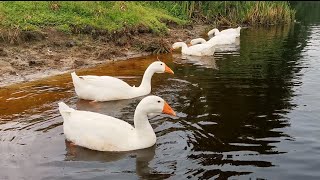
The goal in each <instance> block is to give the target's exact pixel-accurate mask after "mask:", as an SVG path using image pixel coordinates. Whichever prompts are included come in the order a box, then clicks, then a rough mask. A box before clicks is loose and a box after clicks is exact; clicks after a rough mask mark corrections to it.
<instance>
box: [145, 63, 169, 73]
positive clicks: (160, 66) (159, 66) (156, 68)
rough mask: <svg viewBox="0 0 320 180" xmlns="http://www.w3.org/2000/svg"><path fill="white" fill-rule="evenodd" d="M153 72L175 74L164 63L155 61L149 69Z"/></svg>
mask: <svg viewBox="0 0 320 180" xmlns="http://www.w3.org/2000/svg"><path fill="white" fill-rule="evenodd" d="M148 69H150V70H151V71H153V72H155V73H165V72H166V73H170V74H174V72H173V71H172V70H171V69H170V68H169V67H168V66H167V65H166V64H165V63H164V62H162V61H159V60H158V61H155V62H153V63H151V64H150V65H149V67H148Z"/></svg>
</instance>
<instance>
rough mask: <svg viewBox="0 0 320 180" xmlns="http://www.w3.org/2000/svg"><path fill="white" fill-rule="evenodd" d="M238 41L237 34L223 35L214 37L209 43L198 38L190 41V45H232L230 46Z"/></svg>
mask: <svg viewBox="0 0 320 180" xmlns="http://www.w3.org/2000/svg"><path fill="white" fill-rule="evenodd" d="M236 41H237V37H236V34H222V35H219V36H214V37H212V38H211V39H210V40H209V41H206V40H205V39H203V38H196V39H192V40H191V41H190V44H191V45H192V46H193V45H196V44H198V43H200V44H210V45H212V46H217V45H230V44H235V43H236Z"/></svg>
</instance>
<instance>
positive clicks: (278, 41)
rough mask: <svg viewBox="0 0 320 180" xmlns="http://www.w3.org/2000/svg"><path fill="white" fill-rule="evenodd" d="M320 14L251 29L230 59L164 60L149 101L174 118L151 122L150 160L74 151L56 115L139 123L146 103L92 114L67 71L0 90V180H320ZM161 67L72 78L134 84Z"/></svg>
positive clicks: (99, 106) (109, 69) (136, 63)
mask: <svg viewBox="0 0 320 180" xmlns="http://www.w3.org/2000/svg"><path fill="white" fill-rule="evenodd" d="M317 7H319V6H317ZM300 8H301V7H300ZM318 10H319V8H318ZM318 10H317V9H316V8H315V7H314V6H313V5H311V6H308V7H304V8H302V9H300V10H299V12H298V14H297V19H298V23H295V24H293V25H288V26H283V27H270V28H248V29H243V30H242V31H241V37H240V46H239V48H236V49H235V51H234V52H227V53H216V54H215V56H214V57H207V58H190V57H188V58H187V59H185V58H184V57H183V58H182V57H181V54H180V53H179V52H175V53H173V54H165V55H160V56H159V57H160V59H162V60H163V61H164V62H165V63H166V64H167V65H168V66H169V67H171V69H172V70H173V71H174V72H175V74H174V75H169V74H155V75H154V76H153V79H152V94H154V95H158V96H160V97H162V98H163V99H165V100H166V101H167V102H168V104H169V105H170V106H171V107H172V108H173V109H174V110H175V112H176V113H177V117H171V116H168V115H164V114H162V115H159V116H155V117H152V118H151V119H150V123H151V125H152V127H153V128H154V131H155V132H156V135H157V143H156V145H155V146H153V147H151V148H147V149H143V150H137V151H132V152H126V153H109V152H97V151H92V150H88V149H85V148H81V147H76V148H70V144H69V143H68V142H66V141H65V136H64V134H63V128H62V123H63V120H62V117H61V116H60V114H59V112H58V109H57V107H58V104H57V103H58V102H60V101H63V102H65V103H66V104H68V105H70V106H71V107H73V108H76V109H81V110H88V111H94V112H99V113H103V114H107V115H111V116H114V117H117V118H120V119H123V120H126V121H127V122H129V123H131V124H133V114H134V110H135V107H136V105H137V104H138V102H139V101H140V100H141V99H142V98H143V97H139V98H135V99H131V100H122V101H113V102H103V103H96V104H91V103H89V102H88V101H85V100H79V99H78V98H77V96H76V94H75V92H74V88H73V84H72V82H71V77H70V74H69V73H67V74H63V75H59V76H54V77H50V78H46V79H43V80H39V81H34V82H30V83H22V84H16V85H12V86H7V87H2V88H1V89H0V102H1V103H0V158H1V161H0V167H1V168H0V179H10V180H11V179H13V180H16V179H33V180H36V179H46V180H47V179H68V180H69V179H227V178H228V179H290V180H293V179H303V178H305V179H319V178H320V171H319V167H320V138H319V137H320V58H319V57H320V15H319V12H320V10H319V11H318ZM309 11H310V12H309ZM306 14H307V15H306ZM155 59H156V56H148V57H141V58H136V59H129V60H126V61H118V62H114V63H109V64H105V65H100V66H97V67H94V68H91V69H82V70H76V72H77V73H78V74H80V75H89V74H91V75H111V76H117V77H120V78H122V79H124V80H125V81H126V82H128V83H129V84H131V85H136V86H137V85H139V83H140V81H141V78H142V75H143V73H144V70H145V69H146V68H147V66H148V65H149V64H150V63H151V62H153V61H154V60H155Z"/></svg>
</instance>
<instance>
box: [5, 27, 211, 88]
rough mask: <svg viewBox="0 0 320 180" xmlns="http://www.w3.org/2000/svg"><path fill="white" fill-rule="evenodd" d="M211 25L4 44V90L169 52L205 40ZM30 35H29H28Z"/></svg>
mask: <svg viewBox="0 0 320 180" xmlns="http://www.w3.org/2000/svg"><path fill="white" fill-rule="evenodd" d="M210 28H211V27H210V25H206V24H196V25H192V26H191V25H189V26H184V27H169V31H168V33H167V34H166V35H162V36H157V35H154V34H152V33H150V32H148V31H147V32H146V31H141V32H137V33H135V34H132V33H130V32H129V33H127V34H122V36H120V37H119V36H117V35H115V38H113V39H111V40H110V38H105V37H104V36H103V35H101V36H99V37H93V36H91V35H87V34H78V35H68V34H65V33H63V32H59V31H56V30H54V29H45V30H43V32H42V33H41V37H38V38H37V37H36V36H35V37H34V38H32V37H33V36H32V34H31V35H29V36H30V37H31V38H29V39H27V40H26V41H24V42H21V43H18V44H16V43H8V42H7V43H4V42H1V43H0V87H3V86H8V85H11V84H15V83H19V82H29V81H33V80H37V79H41V78H45V77H48V76H52V75H57V74H62V73H65V72H68V71H73V70H75V69H81V68H87V67H92V66H95V65H98V64H103V63H108V62H113V61H117V60H126V59H129V58H133V57H140V56H146V55H150V54H153V53H155V52H156V51H158V50H159V51H160V52H163V51H166V50H168V49H169V48H170V46H171V45H172V44H173V43H174V42H177V41H189V40H191V39H193V38H196V37H199V36H201V35H202V34H203V33H205V32H206V31H207V30H208V29H210ZM27 35H28V34H27Z"/></svg>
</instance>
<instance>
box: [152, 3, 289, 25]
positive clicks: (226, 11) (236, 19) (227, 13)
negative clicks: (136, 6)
mask: <svg viewBox="0 0 320 180" xmlns="http://www.w3.org/2000/svg"><path fill="white" fill-rule="evenodd" d="M150 5H151V6H155V7H161V8H163V9H166V10H167V11H168V12H169V13H170V14H171V15H173V16H177V17H180V18H183V19H190V18H195V19H198V18H200V19H201V18H202V19H206V20H209V21H211V22H214V23H215V24H217V25H229V26H234V25H241V24H248V25H275V24H284V23H289V22H291V21H293V20H294V16H295V10H293V9H292V8H291V7H290V4H289V2H288V1H165V2H162V1H157V2H152V4H151V3H150Z"/></svg>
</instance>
